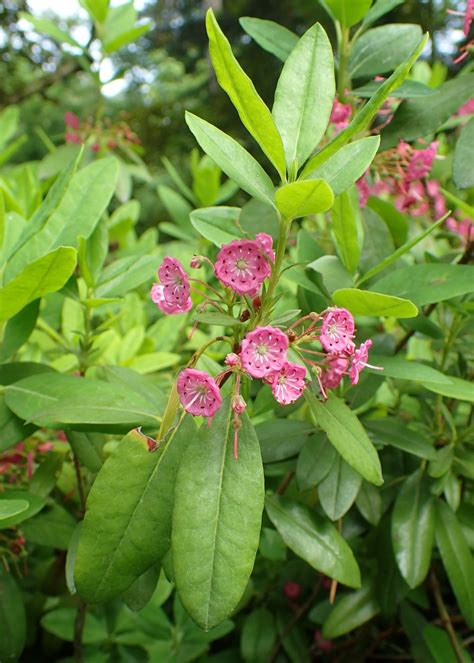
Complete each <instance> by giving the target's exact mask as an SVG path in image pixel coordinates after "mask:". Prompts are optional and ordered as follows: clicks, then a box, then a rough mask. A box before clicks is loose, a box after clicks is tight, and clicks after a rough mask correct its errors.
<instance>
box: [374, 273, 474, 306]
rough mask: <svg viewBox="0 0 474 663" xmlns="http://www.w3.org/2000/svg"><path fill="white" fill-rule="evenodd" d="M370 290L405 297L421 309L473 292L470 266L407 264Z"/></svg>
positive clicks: (473, 279)
mask: <svg viewBox="0 0 474 663" xmlns="http://www.w3.org/2000/svg"><path fill="white" fill-rule="evenodd" d="M370 287H371V290H374V291H376V292H378V293H379V292H380V293H385V294H387V295H397V296H398V297H409V298H410V299H411V300H412V301H413V302H414V303H415V304H416V305H417V306H425V304H432V303H434V302H442V301H444V300H445V299H451V298H453V297H459V296H461V295H467V294H469V293H471V292H474V266H473V265H451V264H446V263H436V264H426V265H411V266H410V267H402V268H401V269H397V270H395V271H393V272H391V273H390V274H389V275H388V276H384V277H383V278H381V279H380V280H379V281H376V282H375V283H374V284H373V285H371V286H370ZM407 317H408V316H407Z"/></svg>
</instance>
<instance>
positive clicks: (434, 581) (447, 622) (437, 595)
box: [430, 571, 464, 663]
mask: <svg viewBox="0 0 474 663" xmlns="http://www.w3.org/2000/svg"><path fill="white" fill-rule="evenodd" d="M430 583H431V589H432V591H433V596H434V599H435V602H436V606H437V608H438V613H439V616H440V618H441V621H442V622H443V626H444V628H445V629H446V632H447V634H448V636H449V639H450V640H451V644H452V646H453V649H454V653H455V655H456V659H457V660H458V661H459V663H463V661H464V657H463V654H462V650H461V648H460V646H459V642H458V639H457V637H456V632H455V630H454V628H453V625H452V623H451V619H450V617H449V613H448V611H447V609H446V606H445V605H444V601H443V597H442V596H441V590H440V586H439V582H438V578H437V577H436V574H435V572H434V571H431V573H430Z"/></svg>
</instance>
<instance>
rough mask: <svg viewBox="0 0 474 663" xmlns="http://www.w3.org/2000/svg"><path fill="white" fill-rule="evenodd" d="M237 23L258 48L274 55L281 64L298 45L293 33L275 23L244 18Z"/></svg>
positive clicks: (260, 19) (248, 17)
mask: <svg viewBox="0 0 474 663" xmlns="http://www.w3.org/2000/svg"><path fill="white" fill-rule="evenodd" d="M239 23H240V25H241V26H242V28H243V29H244V30H245V32H246V33H247V34H248V35H250V36H251V37H252V39H254V40H255V41H256V42H257V44H258V45H259V46H261V47H262V48H263V49H265V50H266V51H268V52H269V53H272V54H273V55H276V57H277V58H278V59H279V60H281V61H282V62H285V60H286V59H287V58H288V56H289V55H290V53H291V51H292V50H293V49H294V47H295V46H296V44H297V43H298V37H297V35H295V33H294V32H291V30H288V28H285V27H284V26H283V25H280V24H279V23H275V21H267V20H266V19H262V18H253V17H250V16H244V17H243V18H240V19H239Z"/></svg>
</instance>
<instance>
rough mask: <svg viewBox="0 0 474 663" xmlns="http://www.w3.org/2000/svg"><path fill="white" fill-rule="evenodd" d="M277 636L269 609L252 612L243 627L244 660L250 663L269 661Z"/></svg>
mask: <svg viewBox="0 0 474 663" xmlns="http://www.w3.org/2000/svg"><path fill="white" fill-rule="evenodd" d="M276 636H277V631H276V627H275V619H274V617H273V615H272V613H271V612H270V611H269V610H267V608H257V609H256V610H254V611H253V612H251V613H250V614H249V615H248V616H247V617H246V618H245V621H244V623H243V626H242V635H241V639H240V651H241V654H242V659H243V660H244V661H249V662H250V663H255V661H266V660H268V657H269V655H270V653H271V651H272V647H273V645H274V642H275V640H276Z"/></svg>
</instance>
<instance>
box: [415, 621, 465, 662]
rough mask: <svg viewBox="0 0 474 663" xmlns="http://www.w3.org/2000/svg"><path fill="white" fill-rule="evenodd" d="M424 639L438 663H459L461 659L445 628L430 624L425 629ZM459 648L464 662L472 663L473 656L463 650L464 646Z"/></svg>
mask: <svg viewBox="0 0 474 663" xmlns="http://www.w3.org/2000/svg"><path fill="white" fill-rule="evenodd" d="M423 639H424V641H425V642H426V645H427V647H428V649H429V651H430V653H431V655H432V656H433V658H434V660H435V661H436V663H459V658H458V657H457V655H456V652H455V651H454V649H453V645H452V643H451V640H450V639H449V635H448V634H447V633H446V631H445V630H444V628H441V627H439V626H433V624H428V625H427V626H425V628H424V629H423ZM459 647H460V650H461V653H462V656H463V658H462V660H463V661H465V662H466V663H471V661H472V658H471V656H470V655H469V654H468V653H467V651H466V650H463V648H462V645H459Z"/></svg>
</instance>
